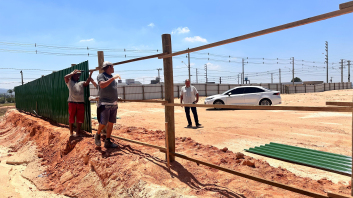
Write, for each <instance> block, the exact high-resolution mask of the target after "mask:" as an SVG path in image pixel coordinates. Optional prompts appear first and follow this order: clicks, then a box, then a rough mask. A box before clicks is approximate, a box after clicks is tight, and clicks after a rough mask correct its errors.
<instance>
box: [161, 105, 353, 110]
mask: <svg viewBox="0 0 353 198" xmlns="http://www.w3.org/2000/svg"><path fill="white" fill-rule="evenodd" d="M165 106H184V107H210V108H222V109H244V110H286V111H328V112H353V108H352V107H310V106H307V107H306V106H248V105H205V104H170V103H167V104H165Z"/></svg>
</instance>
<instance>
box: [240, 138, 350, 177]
mask: <svg viewBox="0 0 353 198" xmlns="http://www.w3.org/2000/svg"><path fill="white" fill-rule="evenodd" d="M245 151H247V152H251V153H255V154H259V155H264V156H268V157H271V158H276V159H279V160H283V161H287V162H292V163H296V164H301V165H305V166H310V167H314V168H318V169H323V170H327V171H330V172H335V173H339V174H342V175H347V176H351V174H352V158H351V157H349V156H345V155H339V154H334V153H328V152H323V151H317V150H312V149H306V148H301V147H296V146H289V145H285V144H278V143H273V142H271V143H270V144H265V146H260V147H255V148H249V149H245Z"/></svg>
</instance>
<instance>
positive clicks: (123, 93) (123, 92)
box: [123, 86, 126, 100]
mask: <svg viewBox="0 0 353 198" xmlns="http://www.w3.org/2000/svg"><path fill="white" fill-rule="evenodd" d="M123 96H124V100H126V94H125V86H123Z"/></svg>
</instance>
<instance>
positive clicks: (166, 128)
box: [165, 122, 170, 171]
mask: <svg viewBox="0 0 353 198" xmlns="http://www.w3.org/2000/svg"><path fill="white" fill-rule="evenodd" d="M165 148H166V149H167V159H166V160H167V167H168V170H169V171H170V159H169V157H170V155H169V144H168V122H166V123H165Z"/></svg>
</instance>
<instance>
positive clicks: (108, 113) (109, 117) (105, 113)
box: [97, 105, 118, 125]
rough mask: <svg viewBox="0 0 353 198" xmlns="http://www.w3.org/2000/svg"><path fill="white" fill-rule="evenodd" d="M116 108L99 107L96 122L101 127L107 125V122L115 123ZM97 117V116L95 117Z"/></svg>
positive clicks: (111, 106) (112, 106)
mask: <svg viewBox="0 0 353 198" xmlns="http://www.w3.org/2000/svg"><path fill="white" fill-rule="evenodd" d="M117 111H118V106H115V105H101V106H100V107H99V108H98V112H99V115H100V116H99V118H98V121H99V123H100V124H102V125H107V124H108V122H110V123H116V113H117ZM97 117H98V116H97Z"/></svg>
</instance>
